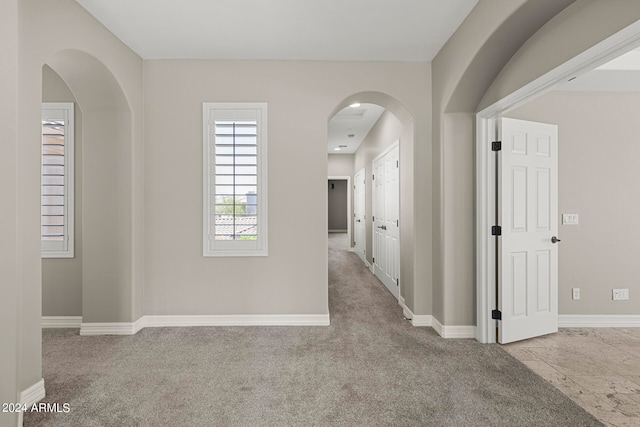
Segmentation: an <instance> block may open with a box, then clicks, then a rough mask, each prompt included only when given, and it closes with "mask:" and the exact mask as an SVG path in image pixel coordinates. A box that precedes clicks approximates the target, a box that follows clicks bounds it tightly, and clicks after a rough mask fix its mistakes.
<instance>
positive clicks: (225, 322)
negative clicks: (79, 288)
mask: <svg viewBox="0 0 640 427" xmlns="http://www.w3.org/2000/svg"><path fill="white" fill-rule="evenodd" d="M329 324H330V319H329V314H223V315H194V316H179V315H166V316H155V315H146V316H144V327H146V328H154V327H155V328H157V327H172V326H178V327H179V326H329Z"/></svg>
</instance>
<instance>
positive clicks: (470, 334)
mask: <svg viewBox="0 0 640 427" xmlns="http://www.w3.org/2000/svg"><path fill="white" fill-rule="evenodd" d="M431 326H432V327H433V329H434V330H435V331H436V332H437V333H438V335H440V336H441V337H442V338H475V337H476V327H475V326H473V325H450V326H447V325H443V324H442V323H440V322H439V321H438V319H436V318H435V317H434V318H433V320H432V325H431Z"/></svg>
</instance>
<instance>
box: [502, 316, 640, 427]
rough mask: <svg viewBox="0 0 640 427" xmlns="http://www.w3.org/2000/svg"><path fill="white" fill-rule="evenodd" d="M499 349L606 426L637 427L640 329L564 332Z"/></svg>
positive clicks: (639, 408)
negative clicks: (506, 352) (503, 350)
mask: <svg viewBox="0 0 640 427" xmlns="http://www.w3.org/2000/svg"><path fill="white" fill-rule="evenodd" d="M503 348H504V349H505V350H506V351H508V352H509V353H510V354H511V355H513V356H514V357H515V358H516V359H518V360H520V361H522V362H523V363H524V364H525V365H527V366H528V367H529V368H530V369H531V370H533V371H534V372H536V373H537V374H538V375H540V376H541V377H543V378H545V379H546V380H547V381H549V382H550V383H551V384H553V385H554V386H555V387H556V388H558V389H559V390H560V391H562V392H563V393H564V394H566V395H567V396H568V397H570V398H571V399H573V400H574V401H575V402H576V403H578V404H579V405H580V406H582V407H583V408H585V409H586V410H587V411H589V412H590V413H591V414H593V415H594V416H595V417H597V418H598V419H599V420H600V421H602V422H603V423H604V424H605V425H607V426H616V427H622V426H625V427H626V426H636V427H637V426H640V328H567V329H560V331H559V332H558V333H557V334H551V335H546V336H543V337H539V338H532V339H530V340H525V341H520V342H516V343H512V344H506V345H504V346H503Z"/></svg>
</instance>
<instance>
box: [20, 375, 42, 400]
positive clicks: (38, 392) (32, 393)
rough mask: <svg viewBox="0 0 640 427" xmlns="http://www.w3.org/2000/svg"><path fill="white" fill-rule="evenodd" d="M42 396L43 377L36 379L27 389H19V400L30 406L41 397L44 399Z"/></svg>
mask: <svg viewBox="0 0 640 427" xmlns="http://www.w3.org/2000/svg"><path fill="white" fill-rule="evenodd" d="M44 397H45V390H44V379H43V378H41V379H40V381H38V382H37V383H35V384H34V385H32V386H31V387H29V388H28V389H26V390H23V391H21V392H20V395H19V396H18V399H19V400H20V403H23V404H25V405H27V406H31V405H33V404H34V403H38V402H40V401H41V400H42V399H44Z"/></svg>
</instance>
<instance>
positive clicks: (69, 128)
mask: <svg viewBox="0 0 640 427" xmlns="http://www.w3.org/2000/svg"><path fill="white" fill-rule="evenodd" d="M74 108H75V104H74V103H73V102H43V103H42V108H41V110H42V119H45V114H47V113H45V112H46V111H56V110H57V111H62V114H60V116H61V117H62V118H64V120H65V130H64V214H63V215H64V222H63V225H64V236H65V239H64V240H63V241H62V242H52V241H44V240H42V237H41V257H42V258H74V257H75V245H74V242H75V227H74V226H75V220H74V216H75V215H74V214H75V188H74V187H75V186H74V184H75V174H74V172H75V147H74V145H75V120H74ZM54 115H55V116H58V115H59V114H49V118H54V119H55V118H56V117H53V116H54ZM41 129H42V127H41ZM40 136H41V139H40V153H41V154H40V156H41V157H40V197H41V200H40V207H41V208H42V175H43V165H42V151H43V148H44V147H43V145H42V130H41V132H40ZM40 215H41V216H40V218H41V220H40V226H41V230H42V213H41V214H40ZM41 236H42V232H41Z"/></svg>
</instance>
